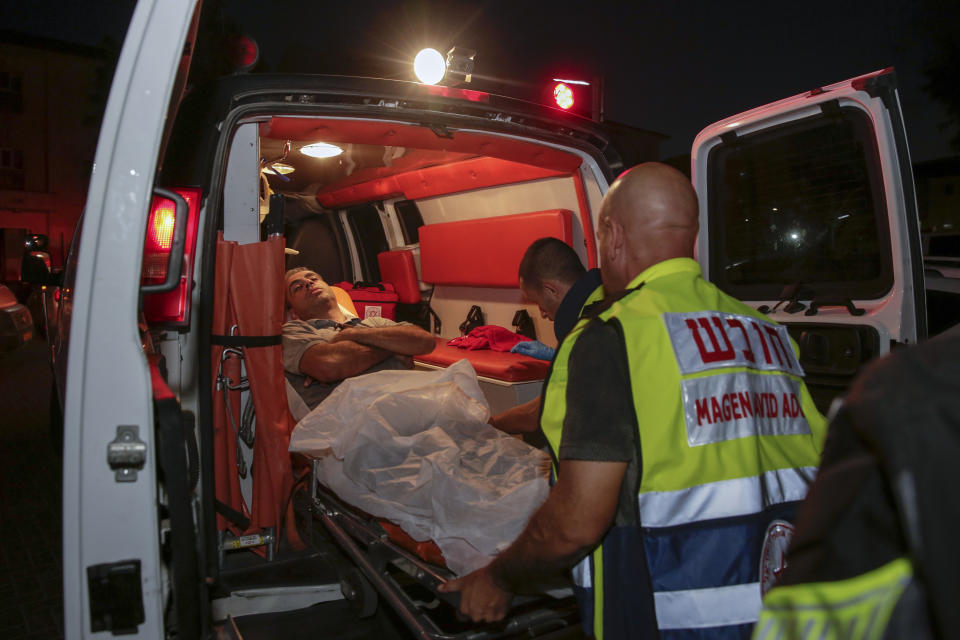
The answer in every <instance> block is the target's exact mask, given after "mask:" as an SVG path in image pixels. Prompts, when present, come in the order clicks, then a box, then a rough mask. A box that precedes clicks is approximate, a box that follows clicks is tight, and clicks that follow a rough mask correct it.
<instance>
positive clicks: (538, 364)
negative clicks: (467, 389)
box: [413, 338, 550, 382]
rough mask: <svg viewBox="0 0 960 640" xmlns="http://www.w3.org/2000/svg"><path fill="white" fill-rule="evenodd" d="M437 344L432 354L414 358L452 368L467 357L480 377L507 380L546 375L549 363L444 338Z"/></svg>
mask: <svg viewBox="0 0 960 640" xmlns="http://www.w3.org/2000/svg"><path fill="white" fill-rule="evenodd" d="M436 340H437V346H436V348H435V349H434V350H433V351H431V352H430V353H427V354H424V355H422V356H414V358H413V359H414V361H415V362H419V363H422V364H427V365H431V366H434V367H449V366H450V365H451V364H453V363H454V362H457V361H459V360H463V359H467V360H469V361H470V364H471V365H473V368H474V369H475V370H476V371H477V375H478V376H484V377H487V378H493V379H494V380H502V381H504V382H531V381H535V380H543V379H544V378H546V377H547V369H549V368H550V363H549V362H547V361H546V360H537V359H536V358H531V357H530V356H524V355H520V354H519V353H502V352H499V351H490V350H489V349H480V350H474V351H469V350H467V349H458V348H456V347H451V346H449V345H447V344H446V342H447V341H446V340H444V339H443V338H437V339H436Z"/></svg>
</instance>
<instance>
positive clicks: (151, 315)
mask: <svg viewBox="0 0 960 640" xmlns="http://www.w3.org/2000/svg"><path fill="white" fill-rule="evenodd" d="M171 191H173V192H175V193H177V194H179V195H181V196H182V197H183V199H184V200H186V201H187V229H186V238H185V242H184V248H183V269H182V270H181V272H180V274H181V275H180V284H179V285H178V286H177V288H175V289H173V290H172V291H167V292H165V293H150V294H147V295H145V296H144V297H143V312H144V315H145V316H146V319H147V322H150V323H158V322H159V323H165V324H176V325H182V324H184V323H186V322H187V321H188V317H189V309H190V285H191V284H192V282H193V254H194V249H195V248H196V245H197V225H198V222H199V218H200V216H199V212H200V189H191V188H177V189H171ZM175 223H176V205H175V204H174V202H173V201H172V200H169V199H167V198H163V197H160V196H154V197H153V202H152V203H151V205H150V216H149V218H148V220H147V236H146V238H145V239H144V243H143V267H142V269H141V271H140V283H141V284H158V283H161V282H163V281H164V280H166V278H167V267H168V265H169V262H170V250H171V249H172V247H173V229H174V226H175Z"/></svg>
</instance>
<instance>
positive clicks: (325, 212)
mask: <svg viewBox="0 0 960 640" xmlns="http://www.w3.org/2000/svg"><path fill="white" fill-rule="evenodd" d="M318 143H319V144H318ZM310 145H313V147H312V148H313V149H317V148H318V147H319V150H318V151H311V147H310ZM250 148H255V149H257V154H256V159H255V161H256V171H257V174H258V176H259V179H258V180H256V181H255V182H254V181H251V180H250V179H249V178H250V175H251V159H252V158H253V156H252V155H251V154H250V153H249V151H248V150H249V149H250ZM231 149H232V151H231V152H230V155H229V158H228V160H227V166H226V169H225V177H224V183H223V184H224V187H223V207H224V226H223V238H224V240H239V241H240V244H241V245H242V244H243V243H244V242H253V243H257V241H260V240H264V239H267V238H268V236H269V235H270V233H271V230H273V231H276V230H278V229H279V227H278V226H276V225H278V224H279V223H278V222H277V217H276V216H278V215H279V213H278V209H279V210H282V221H283V222H282V224H283V226H282V229H283V233H282V243H283V245H284V246H285V249H286V255H285V258H284V264H283V269H289V268H292V267H295V266H304V267H307V268H310V269H311V270H314V271H316V272H317V273H319V274H320V275H321V276H322V277H323V278H324V279H325V280H326V281H327V282H328V283H330V284H336V283H339V282H341V281H345V282H348V283H349V282H357V281H362V282H364V283H389V284H391V285H393V286H394V287H395V289H396V291H397V293H398V297H399V299H398V301H397V304H396V307H395V317H396V319H397V320H400V321H409V322H413V323H415V324H419V325H420V326H422V327H423V328H425V329H426V330H428V331H430V332H431V333H432V334H433V335H434V336H435V339H436V341H437V348H436V350H435V351H434V352H433V353H431V354H427V355H425V356H422V357H417V358H415V364H416V368H417V369H420V370H424V371H439V370H443V369H445V368H446V367H448V366H450V365H452V364H453V363H455V362H456V361H458V360H460V359H462V358H466V359H468V360H469V361H470V363H471V365H472V366H473V368H474V369H475V370H476V373H477V380H478V382H479V385H480V388H481V389H482V391H483V394H484V396H485V398H486V400H487V402H488V403H489V405H490V412H491V414H495V413H498V412H500V411H503V410H505V409H507V408H510V407H512V406H515V405H517V404H520V403H523V402H526V401H528V400H530V399H533V398H535V397H536V396H537V395H538V394H539V392H540V389H541V386H542V382H543V379H544V378H545V377H546V373H547V369H548V366H549V363H548V362H546V361H542V360H536V359H533V358H529V357H527V356H520V355H516V354H512V353H508V352H495V351H489V350H483V351H465V350H462V349H457V348H455V347H450V346H447V345H446V342H447V341H448V340H449V339H451V338H453V337H456V336H459V335H460V334H461V330H460V325H461V324H462V323H463V322H464V320H465V319H466V318H467V315H468V313H469V312H470V311H471V308H472V307H474V306H479V307H480V309H481V314H482V320H483V324H488V325H499V326H502V327H505V328H507V329H509V330H511V331H512V330H515V329H517V326H516V324H517V322H518V317H519V316H520V315H521V314H522V313H525V314H527V315H528V316H529V318H530V320H532V324H533V327H534V329H535V334H536V339H538V340H540V341H542V342H544V343H546V344H548V345H551V346H555V345H556V340H555V338H554V336H553V328H552V323H551V322H550V321H548V320H546V319H544V318H542V317H541V315H540V312H539V310H538V309H537V307H536V306H535V305H532V304H530V303H529V302H527V301H526V300H524V298H523V296H522V294H521V292H520V290H519V288H518V286H517V268H518V266H519V261H520V257H521V256H522V254H523V252H524V251H525V249H526V248H527V247H528V246H529V244H530V243H531V242H532V241H533V240H535V239H537V238H540V237H544V236H554V237H558V238H560V239H562V240H564V241H565V242H567V243H568V244H570V245H571V246H572V247H573V248H574V249H575V250H576V252H577V253H578V255H579V256H580V257H581V260H582V262H583V263H584V265H585V266H587V267H588V268H589V267H594V266H597V254H596V246H595V241H594V237H595V234H594V231H593V228H594V222H595V216H596V211H597V210H598V208H599V202H600V199H601V197H602V192H601V186H600V181H602V180H606V177H605V176H603V175H602V173H601V172H600V170H599V169H598V168H597V166H596V164H595V163H593V162H592V161H590V160H589V159H588V158H589V156H587V154H581V153H580V152H576V151H573V150H570V149H559V148H556V147H553V146H549V145H547V144H543V143H539V142H534V141H531V140H525V139H520V138H516V137H507V136H498V135H495V134H491V133H484V132H470V131H451V130H447V129H445V128H443V127H437V126H433V127H431V126H428V125H418V124H404V123H399V122H391V121H383V120H355V119H347V118H317V117H302V116H275V117H270V118H263V117H259V118H256V119H253V120H251V121H248V122H241V123H240V124H239V126H238V127H237V128H236V130H235V132H234V135H233V139H232V143H231ZM311 152H313V153H315V154H317V155H320V156H326V157H314V156H311V155H309V154H310V153H311ZM251 185H253V189H255V192H254V191H252V190H251ZM252 197H255V198H256V201H257V202H258V204H259V209H260V213H261V216H260V221H261V222H260V224H259V225H257V228H256V229H255V230H251V229H248V228H244V227H245V225H246V226H247V227H249V216H247V217H246V218H244V217H243V216H241V215H234V214H233V213H231V212H247V211H249V210H250V208H249V207H246V206H245V204H248V203H249V202H250V201H251V198H252ZM251 233H252V234H254V235H255V236H256V237H253V236H251ZM245 234H246V235H245ZM244 238H246V240H244ZM259 244H266V242H259ZM218 246H221V245H218ZM219 253H220V251H219V249H218V257H217V260H218V261H219V259H220V257H219ZM218 282H219V280H218ZM215 295H216V296H217V299H218V300H220V296H221V294H220V293H219V292H215ZM281 295H282V292H281ZM272 300H274V301H275V300H276V298H272ZM345 304H346V305H347V306H348V308H349V305H350V301H349V300H346V301H345ZM361 313H362V312H361ZM376 313H381V311H380V310H378V311H377V312H376ZM214 333H217V329H216V328H215V329H214ZM240 333H243V330H242V328H241V331H240ZM227 351H231V350H230V349H224V350H223V351H221V352H220V353H219V356H218V355H217V351H215V352H214V358H213V362H212V365H213V367H214V370H215V371H216V367H217V359H218V357H219V359H221V368H222V367H223V362H226V359H228V358H229V359H233V357H234V355H235V354H233V353H232V352H231V353H230V354H226V352H227ZM227 364H228V366H229V364H230V363H227ZM234 366H236V363H234ZM240 366H242V367H243V373H242V374H237V375H242V376H243V377H244V378H248V379H249V380H250V381H251V383H250V386H251V387H252V385H253V384H254V383H253V381H254V376H253V375H250V372H249V371H248V367H249V363H248V362H246V361H245V362H243V363H242V365H240ZM281 384H282V381H281ZM225 387H229V385H220V384H217V385H216V389H214V390H213V394H212V395H213V396H214V407H215V410H216V406H217V402H218V397H217V396H219V395H220V393H221V392H222V393H223V396H222V403H223V404H224V405H228V406H233V407H234V408H233V409H231V410H230V411H228V412H227V413H228V414H229V416H228V419H227V420H228V421H227V422H226V423H224V424H231V422H232V421H233V417H234V416H236V417H237V418H240V416H241V414H246V413H247V411H246V410H243V409H241V407H243V406H246V405H247V404H252V403H251V401H250V400H249V398H250V397H251V396H253V395H255V393H251V392H250V390H241V391H240V392H238V393H236V394H235V397H232V398H231V397H229V395H228V393H227V392H226V391H223V388H225ZM256 413H257V414H258V415H256V418H255V420H256V424H257V430H258V431H259V430H260V429H261V426H260V425H261V424H264V423H265V422H268V421H269V418H266V417H265V416H261V415H259V413H260V412H259V411H257V412H256ZM287 419H289V420H290V421H289V422H287V423H285V424H286V425H287V427H290V426H292V424H293V423H294V420H293V418H292V417H290V418H287ZM281 422H282V421H281ZM215 424H216V421H215ZM238 427H239V425H238ZM238 427H232V426H229V427H227V428H228V429H233V431H236V430H237V428H238ZM240 429H241V431H242V427H241V428H240ZM233 431H230V430H228V431H225V433H226V434H227V437H226V439H225V440H226V441H227V442H224V443H221V445H218V446H219V447H221V449H222V445H227V446H226V449H225V450H220V449H218V452H217V454H216V465H217V466H218V469H217V471H216V475H217V482H218V485H217V496H218V500H220V501H221V504H222V503H223V502H227V503H229V502H231V501H230V500H228V499H227V497H229V492H227V493H226V494H222V493H221V491H222V488H221V482H222V481H223V478H225V477H226V476H233V478H231V479H230V480H229V482H228V484H234V485H235V484H237V481H238V480H239V485H240V494H241V495H242V502H238V501H237V498H238V497H239V496H237V495H236V492H234V495H233V496H232V497H233V501H232V502H233V512H232V515H233V516H234V518H233V519H232V520H231V518H229V517H226V515H230V514H231V511H230V510H229V509H218V512H217V513H218V518H217V519H218V525H217V529H218V546H219V552H218V555H219V562H220V575H221V578H222V579H223V582H224V585H225V587H227V589H226V590H227V591H229V592H233V593H236V592H237V590H238V589H243V588H251V587H253V586H256V587H258V588H261V587H265V586H267V585H272V586H276V585H280V586H282V587H283V588H285V589H288V588H293V589H295V590H296V589H300V591H298V592H296V594H292V595H289V597H288V598H286V601H287V605H286V606H287V607H288V608H290V607H293V606H295V603H299V604H300V605H301V606H302V605H304V604H314V603H315V602H321V601H324V600H331V601H332V600H338V599H340V598H343V597H347V599H348V600H350V601H351V602H352V603H353V606H354V607H355V608H358V610H359V612H361V613H362V614H364V615H372V614H373V612H374V611H375V610H376V609H377V606H376V605H377V600H378V598H379V600H380V602H381V607H380V609H384V607H383V606H382V603H383V602H387V603H389V605H391V606H390V607H386V608H387V609H390V608H392V609H393V610H400V611H404V612H405V613H404V614H402V615H401V617H402V618H403V619H404V622H405V623H406V626H407V627H408V628H410V629H413V630H415V633H418V634H419V633H421V632H422V633H426V634H427V636H426V637H432V636H431V634H433V635H435V636H436V637H440V636H441V635H443V634H453V635H456V634H457V633H460V632H466V630H467V628H468V627H467V626H465V625H464V623H462V622H460V621H457V620H456V616H455V614H454V608H453V607H451V606H447V605H444V606H441V607H439V608H438V603H440V602H441V600H442V599H443V598H442V597H441V596H440V595H439V594H438V593H436V592H435V590H434V589H433V588H434V587H436V585H438V584H439V583H440V582H442V580H443V578H444V577H445V576H447V575H449V573H447V569H446V568H445V567H444V566H443V557H442V555H440V554H439V553H438V549H437V547H436V545H431V544H430V543H429V541H420V540H413V539H411V538H410V537H409V536H407V535H405V534H404V533H403V532H402V531H400V530H399V529H398V528H397V527H395V526H391V524H390V523H389V522H386V521H384V520H383V519H379V520H378V519H371V518H370V517H369V516H368V515H367V514H365V513H363V512H360V511H359V510H358V509H352V508H351V507H350V506H349V505H346V504H344V503H343V502H342V501H341V500H340V499H339V497H338V496H336V495H335V494H333V493H332V492H329V491H327V490H326V489H325V488H324V487H323V486H322V485H319V486H318V483H317V481H316V478H315V477H314V474H315V473H316V464H317V463H316V462H315V461H310V460H308V459H304V458H302V457H299V456H296V455H295V456H294V458H293V460H294V476H295V480H296V482H297V483H298V484H299V487H297V489H298V490H296V491H294V490H293V489H291V491H292V493H293V497H292V498H291V503H292V504H293V505H294V507H295V509H294V510H295V511H296V512H297V518H298V523H299V530H300V536H301V537H302V538H312V540H305V542H309V543H310V544H308V547H307V550H305V551H300V552H299V553H294V554H293V555H292V556H291V555H290V553H289V547H287V546H286V545H281V547H280V549H279V555H277V554H276V553H275V550H274V546H275V545H274V544H273V543H274V542H275V541H276V539H277V537H278V536H279V537H281V538H282V537H283V535H281V534H280V533H279V532H278V531H277V528H278V527H273V528H272V530H270V528H264V529H261V530H260V531H256V530H255V529H256V527H255V526H253V524H252V521H251V519H250V515H251V514H250V511H251V510H255V509H256V507H255V504H256V503H257V500H258V498H257V496H258V495H262V493H260V491H259V490H258V489H257V487H256V486H255V484H256V481H257V480H256V478H257V462H256V460H255V457H256V455H259V454H260V452H261V449H259V448H257V447H256V445H254V446H249V445H248V444H245V443H242V442H241V440H242V439H241V438H240V437H239V436H238V437H236V438H234V437H233V436H232V435H231V434H232V433H233ZM265 433H266V431H265ZM240 458H244V462H243V463H240V462H239V460H240ZM235 461H236V462H235ZM298 465H299V466H298ZM311 465H312V466H311ZM244 466H245V467H247V468H249V469H251V470H252V473H247V474H246V477H242V478H240V477H239V476H241V475H243V474H238V468H239V467H244ZM224 467H226V468H224ZM262 475H263V474H261V476H262ZM284 490H285V491H286V487H285V488H284ZM260 504H261V505H262V504H263V503H260ZM225 514H226V515H225ZM237 515H239V516H241V517H240V518H236V517H235V516H237ZM244 516H246V517H244ZM304 517H306V519H307V520H308V521H309V522H307V523H306V524H305V523H304V522H303V520H304ZM254 519H255V518H254ZM286 524H289V523H286ZM244 525H246V526H244ZM288 531H289V530H288ZM304 531H307V532H308V533H306V534H304ZM385 531H387V532H389V534H390V536H387V535H385ZM251 535H253V536H254V537H253V538H251V537H250V536H251ZM258 535H260V536H261V537H260V538H257V537H256V536H258ZM245 537H246V539H247V541H249V543H250V544H249V546H247V543H245V542H243V539H244V538H245ZM321 539H325V540H326V543H330V542H334V543H335V544H334V545H329V544H326V545H325V544H324V543H320V542H318V541H319V540H321ZM331 546H333V547H338V548H340V549H341V550H343V551H344V553H345V555H346V556H347V557H348V558H349V561H348V562H346V563H345V562H344V561H343V559H342V558H340V559H334V556H335V555H336V554H331V552H330V550H329V549H330V547H331ZM238 548H239V549H247V550H246V551H233V549H238ZM250 550H253V551H255V552H257V553H259V554H260V555H261V556H263V557H264V558H265V559H266V560H268V562H267V563H266V565H264V564H263V560H261V559H260V558H257V557H256V556H255V555H254V554H252V553H250ZM304 554H306V556H304ZM304 557H307V558H309V560H308V561H305V560H304V559H303V558H304ZM291 559H293V562H294V565H291V566H296V567H297V569H296V571H295V573H296V574H297V575H295V576H294V577H293V579H292V580H291V578H290V572H289V570H287V569H280V567H281V565H283V564H286V563H287V562H288V561H290V560H291ZM271 563H272V564H273V565H274V567H275V569H274V570H273V571H271V570H269V568H268V566H269V565H270V564H271ZM309 566H313V567H314V570H310V571H305V567H309ZM331 566H332V567H333V568H334V569H335V572H334V573H335V574H336V577H333V576H332V574H331V571H330V568H331ZM323 576H327V577H326V578H324V577H323ZM318 581H319V582H324V581H328V582H330V585H328V587H329V588H319V587H318V586H317V582H318ZM331 585H332V586H331ZM324 589H326V590H324ZM291 593H292V592H291ZM561 594H562V597H560V598H548V599H547V601H546V603H544V601H542V600H541V599H532V600H530V599H527V600H521V602H520V606H519V608H518V609H516V611H515V614H514V615H513V617H512V618H511V619H513V620H516V619H517V616H520V617H521V618H522V619H525V618H523V617H524V616H526V617H528V618H531V620H549V621H550V622H549V624H547V625H546V627H545V628H561V627H563V628H566V627H571V626H576V625H575V608H574V607H573V604H572V600H571V599H570V598H569V597H568V596H569V593H566V592H564V591H563V590H561ZM238 602H240V601H238V600H237V598H236V597H235V596H233V597H227V598H221V599H220V600H218V601H216V603H215V614H216V617H220V618H222V617H224V616H226V615H233V616H237V615H248V614H253V613H261V612H266V611H268V610H269V609H270V605H269V604H263V602H265V601H264V599H262V598H261V599H259V600H258V599H257V598H253V597H247V598H246V599H244V600H243V601H242V603H240V604H238ZM256 602H260V603H261V604H254V603H256ZM424 603H425V604H424ZM261 605H262V607H261ZM531 616H532V617H531ZM411 620H413V622H411ZM507 624H511V623H510V622H508V623H507ZM512 624H514V626H517V625H521V626H519V627H518V630H520V629H522V628H527V627H529V626H530V625H528V624H527V623H517V622H514V623H512ZM534 626H536V625H534ZM503 628H504V627H503V625H500V626H499V627H497V625H494V628H493V629H492V630H490V631H489V633H490V634H492V635H490V637H499V636H497V634H498V633H502V632H503ZM497 629H499V630H497ZM470 633H476V630H473V631H471V632H470ZM445 637H446V636H445ZM471 637H485V636H482V635H480V636H471Z"/></svg>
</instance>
